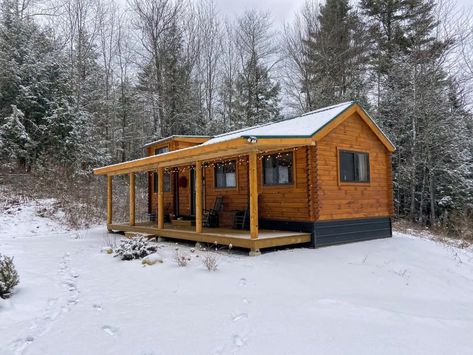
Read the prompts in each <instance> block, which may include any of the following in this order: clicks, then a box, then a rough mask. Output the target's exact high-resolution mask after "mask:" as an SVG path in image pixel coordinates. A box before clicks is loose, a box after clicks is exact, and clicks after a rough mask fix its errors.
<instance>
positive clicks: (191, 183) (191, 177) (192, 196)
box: [189, 169, 195, 216]
mask: <svg viewBox="0 0 473 355" xmlns="http://www.w3.org/2000/svg"><path fill="white" fill-rule="evenodd" d="M190 179H191V181H190V189H189V190H190V194H191V196H190V199H191V216H195V171H194V169H191V171H190Z"/></svg>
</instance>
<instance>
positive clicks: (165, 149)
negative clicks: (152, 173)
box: [154, 147, 169, 155]
mask: <svg viewBox="0 0 473 355" xmlns="http://www.w3.org/2000/svg"><path fill="white" fill-rule="evenodd" d="M167 152H169V148H168V147H162V148H157V149H155V150H154V154H155V155H159V154H163V153H167Z"/></svg>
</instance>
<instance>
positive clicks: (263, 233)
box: [107, 223, 311, 250]
mask: <svg viewBox="0 0 473 355" xmlns="http://www.w3.org/2000/svg"><path fill="white" fill-rule="evenodd" d="M107 228H108V229H109V230H113V231H121V232H135V233H144V234H148V235H155V236H159V237H167V238H174V239H181V240H189V241H196V242H203V243H211V244H213V243H217V244H219V245H230V244H232V245H233V246H235V247H240V248H246V249H251V250H257V249H264V248H271V247H277V246H285V245H295V244H302V243H308V242H310V239H311V235H310V233H301V232H292V231H280V230H260V231H259V236H258V239H251V237H250V232H249V231H246V230H236V229H230V228H203V230H202V233H196V232H195V227H193V226H176V225H171V224H165V226H164V229H158V228H157V226H156V225H155V224H152V223H137V224H136V225H135V226H130V225H127V224H109V225H108V226H107Z"/></svg>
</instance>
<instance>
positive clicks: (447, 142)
mask: <svg viewBox="0 0 473 355" xmlns="http://www.w3.org/2000/svg"><path fill="white" fill-rule="evenodd" d="M288 18H290V19H291V20H290V21H289V22H287V23H286V24H285V25H284V27H283V28H278V27H277V26H275V25H274V24H273V22H272V20H271V17H270V14H268V13H262V12H258V11H254V10H248V11H246V12H244V13H243V14H242V15H241V16H240V17H238V18H226V17H224V16H223V15H222V14H221V13H219V12H218V11H217V9H216V4H215V3H214V2H212V1H211V0H202V1H191V0H187V1H186V0H129V1H128V2H126V3H124V2H117V1H113V0H50V1H35V0H0V161H1V170H2V171H7V170H9V171H22V172H26V173H31V174H41V173H42V172H47V171H51V170H52V171H54V172H55V174H61V176H63V177H65V178H66V177H67V178H71V179H76V178H78V177H80V176H90V174H91V168H92V167H96V166H99V165H104V164H109V163H114V162H120V161H125V160H129V159H133V158H138V157H141V156H142V155H143V148H142V147H143V144H145V143H147V142H150V141H153V140H155V139H158V138H161V137H165V136H169V135H172V134H205V135H209V134H210V135H211V134H216V133H220V132H223V131H229V130H232V129H237V128H240V127H244V126H250V125H255V124H259V123H262V122H267V121H272V120H279V119H282V118H284V117H288V116H292V115H296V114H300V113H303V112H307V111H310V110H314V109H317V108H319V107H323V106H327V105H331V104H336V103H339V102H343V101H348V100H354V99H355V100H358V101H359V102H361V103H362V104H363V105H364V107H365V108H366V109H367V110H368V112H369V113H370V114H371V115H372V116H373V117H374V118H375V120H376V121H377V123H378V124H379V125H380V126H381V127H382V128H383V129H384V130H385V131H386V133H387V134H388V135H389V137H390V138H391V140H392V141H393V142H394V144H395V145H396V147H397V151H396V152H395V154H394V156H393V168H394V174H393V175H394V198H395V206H396V214H397V215H398V216H399V217H405V218H409V219H410V220H412V221H416V222H419V223H422V224H426V225H437V226H442V227H445V228H448V229H450V230H454V229H455V228H456V226H457V225H458V221H460V220H462V221H464V220H473V118H472V117H473V116H472V111H471V109H472V106H471V98H472V95H471V94H472V92H471V88H472V87H473V86H472V84H473V20H472V18H471V17H470V16H469V15H468V13H467V12H466V11H462V9H461V8H460V7H458V6H457V5H455V3H453V2H450V1H448V0H360V1H359V2H356V3H355V4H353V3H351V2H349V1H348V0H326V1H325V2H323V3H322V5H319V4H318V2H315V1H311V0H307V2H306V3H305V5H304V6H303V7H302V8H301V9H300V11H299V12H298V13H297V14H294V16H292V15H291V16H288Z"/></svg>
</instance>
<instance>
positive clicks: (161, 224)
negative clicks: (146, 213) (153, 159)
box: [156, 167, 164, 229]
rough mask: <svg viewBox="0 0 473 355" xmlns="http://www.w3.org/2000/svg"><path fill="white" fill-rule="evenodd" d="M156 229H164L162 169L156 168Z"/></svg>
mask: <svg viewBox="0 0 473 355" xmlns="http://www.w3.org/2000/svg"><path fill="white" fill-rule="evenodd" d="M156 220H157V221H158V229H163V228H164V168H162V167H159V168H158V215H157V218H156Z"/></svg>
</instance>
